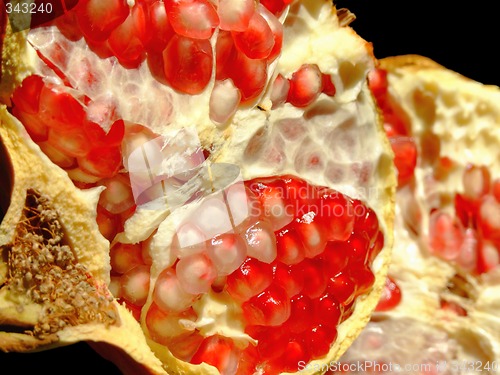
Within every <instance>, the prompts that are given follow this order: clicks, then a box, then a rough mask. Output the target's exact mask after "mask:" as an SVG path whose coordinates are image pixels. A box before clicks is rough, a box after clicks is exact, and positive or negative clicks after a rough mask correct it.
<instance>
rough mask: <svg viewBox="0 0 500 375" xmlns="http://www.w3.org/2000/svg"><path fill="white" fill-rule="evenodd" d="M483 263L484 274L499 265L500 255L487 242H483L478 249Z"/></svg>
mask: <svg viewBox="0 0 500 375" xmlns="http://www.w3.org/2000/svg"><path fill="white" fill-rule="evenodd" d="M479 251H480V252H481V258H482V261H483V267H484V272H489V271H491V270H492V269H494V268H496V267H498V265H499V264H500V253H499V251H498V249H497V248H496V247H495V246H494V245H493V244H492V243H491V242H489V241H484V242H483V244H482V246H481V247H480V248H479Z"/></svg>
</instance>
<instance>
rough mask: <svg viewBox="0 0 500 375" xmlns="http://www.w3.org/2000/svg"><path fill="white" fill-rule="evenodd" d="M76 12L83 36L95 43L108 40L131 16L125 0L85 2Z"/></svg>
mask: <svg viewBox="0 0 500 375" xmlns="http://www.w3.org/2000/svg"><path fill="white" fill-rule="evenodd" d="M75 10H76V12H77V13H78V16H79V17H78V24H79V26H80V29H81V30H82V32H83V35H84V36H85V38H86V39H88V40H91V41H94V42H103V41H104V40H106V39H107V38H108V37H109V35H110V34H111V32H112V31H113V29H115V28H116V27H117V26H118V25H120V24H121V23H122V22H124V21H125V19H126V18H127V16H128V15H129V7H128V5H127V2H126V1H123V0H84V1H80V2H79V4H78V6H77V7H76V8H75Z"/></svg>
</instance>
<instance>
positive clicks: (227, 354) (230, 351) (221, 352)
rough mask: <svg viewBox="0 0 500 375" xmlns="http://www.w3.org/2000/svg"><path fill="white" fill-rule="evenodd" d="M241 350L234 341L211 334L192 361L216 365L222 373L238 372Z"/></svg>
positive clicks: (227, 374)
mask: <svg viewBox="0 0 500 375" xmlns="http://www.w3.org/2000/svg"><path fill="white" fill-rule="evenodd" d="M238 355H239V350H238V349H237V348H236V347H235V345H234V343H233V342H232V341H231V340H230V339H228V338H225V337H222V336H217V335H215V336H210V337H207V338H206V339H205V340H203V342H202V344H201V346H200V348H199V349H198V351H197V352H196V353H195V354H194V356H193V358H192V359H191V363H193V364H200V363H203V362H204V363H208V364H209V365H212V366H214V367H216V368H217V369H218V370H219V372H220V374H221V375H230V374H236V369H237V367H238Z"/></svg>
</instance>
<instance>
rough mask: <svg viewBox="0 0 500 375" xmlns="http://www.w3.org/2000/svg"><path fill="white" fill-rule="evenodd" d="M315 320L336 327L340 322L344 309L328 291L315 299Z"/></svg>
mask: <svg viewBox="0 0 500 375" xmlns="http://www.w3.org/2000/svg"><path fill="white" fill-rule="evenodd" d="M313 307H314V308H313V314H314V319H313V320H314V321H315V322H317V323H320V324H322V325H325V326H329V327H336V326H337V325H338V323H339V322H340V317H341V315H342V309H341V306H340V303H339V302H338V301H337V299H336V298H335V297H334V296H332V295H331V294H329V293H327V294H324V295H323V296H321V297H320V298H317V299H315V300H313Z"/></svg>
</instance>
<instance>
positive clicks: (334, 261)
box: [321, 241, 349, 277]
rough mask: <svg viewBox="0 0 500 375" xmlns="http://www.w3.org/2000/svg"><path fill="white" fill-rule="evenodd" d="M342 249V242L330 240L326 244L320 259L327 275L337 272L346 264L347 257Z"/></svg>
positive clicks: (331, 275)
mask: <svg viewBox="0 0 500 375" xmlns="http://www.w3.org/2000/svg"><path fill="white" fill-rule="evenodd" d="M344 250H345V249H344V246H343V243H342V242H337V241H331V242H328V243H327V244H326V246H325V251H324V252H323V254H321V259H322V262H323V264H324V268H325V272H326V274H327V275H328V276H329V277H333V276H335V275H337V274H339V272H341V271H342V270H344V269H345V267H346V266H347V264H348V261H349V258H348V254H347V253H346V252H345V251H344Z"/></svg>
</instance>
